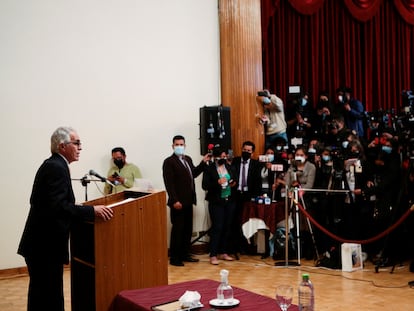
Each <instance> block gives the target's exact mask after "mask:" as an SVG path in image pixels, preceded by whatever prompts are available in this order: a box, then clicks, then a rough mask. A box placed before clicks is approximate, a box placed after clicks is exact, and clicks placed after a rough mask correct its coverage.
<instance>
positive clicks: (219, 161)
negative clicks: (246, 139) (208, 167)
mask: <svg viewBox="0 0 414 311" xmlns="http://www.w3.org/2000/svg"><path fill="white" fill-rule="evenodd" d="M224 163H226V159H218V160H217V164H218V165H223V164H224Z"/></svg>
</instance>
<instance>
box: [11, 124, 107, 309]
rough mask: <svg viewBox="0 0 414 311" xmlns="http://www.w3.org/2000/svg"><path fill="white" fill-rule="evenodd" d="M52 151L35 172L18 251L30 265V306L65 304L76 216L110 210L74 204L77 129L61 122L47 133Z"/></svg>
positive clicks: (91, 216) (59, 306)
mask: <svg viewBox="0 0 414 311" xmlns="http://www.w3.org/2000/svg"><path fill="white" fill-rule="evenodd" d="M50 149H51V152H52V156H51V157H50V158H48V159H47V160H45V161H44V162H43V164H42V165H41V166H40V168H39V170H38V171H37V173H36V177H35V180H34V184H33V190H32V194H31V197H30V211H29V216H28V218H27V221H26V226H25V228H24V232H23V235H22V238H21V241H20V245H19V249H18V254H20V255H22V256H23V257H24V258H25V261H26V264H27V268H28V271H29V277H30V282H29V292H28V302H27V310H28V311H38V310H51V311H52V310H53V311H59V310H64V298H63V265H64V264H68V263H69V251H68V244H69V234H70V229H71V224H72V222H73V221H74V220H76V219H85V220H90V221H93V220H94V217H95V216H96V217H100V218H102V219H104V220H109V219H111V218H112V216H113V211H112V210H111V209H110V208H108V207H106V206H104V205H97V206H85V205H76V204H75V196H74V194H73V189H72V183H71V179H70V172H69V164H70V163H71V162H73V161H78V160H79V154H80V151H81V150H82V146H81V142H80V139H79V136H78V134H77V133H76V131H75V130H74V129H72V128H70V127H59V128H58V129H57V130H56V131H55V132H54V133H53V134H52V137H51V148H50Z"/></svg>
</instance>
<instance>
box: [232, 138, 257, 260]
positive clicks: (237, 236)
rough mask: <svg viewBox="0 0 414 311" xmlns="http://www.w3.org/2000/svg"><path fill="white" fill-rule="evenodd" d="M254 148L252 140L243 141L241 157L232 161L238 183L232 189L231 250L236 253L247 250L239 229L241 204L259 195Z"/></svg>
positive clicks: (241, 212)
mask: <svg viewBox="0 0 414 311" xmlns="http://www.w3.org/2000/svg"><path fill="white" fill-rule="evenodd" d="M255 149H256V145H255V144H254V143H253V142H252V141H245V142H243V144H242V155H241V157H235V158H234V159H233V161H232V166H233V168H234V172H235V173H236V181H237V183H238V185H237V187H234V188H233V190H232V191H233V193H232V195H234V198H235V200H236V212H235V219H234V222H233V226H232V228H233V229H232V234H233V235H234V236H233V241H232V243H233V252H234V254H236V255H237V253H239V252H248V246H247V240H246V239H245V237H244V236H243V233H242V229H241V225H242V223H241V220H242V214H243V205H244V203H245V202H247V201H250V200H251V199H252V198H255V197H257V196H259V195H260V194H261V193H260V191H261V189H262V177H261V175H260V170H261V164H260V162H259V161H258V160H255V159H252V158H251V156H252V154H253V153H254V151H255Z"/></svg>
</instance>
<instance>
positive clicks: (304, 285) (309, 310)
mask: <svg viewBox="0 0 414 311" xmlns="http://www.w3.org/2000/svg"><path fill="white" fill-rule="evenodd" d="M298 295H299V300H298V301H299V304H298V305H299V311H314V310H315V293H314V288H313V284H312V282H311V281H310V279H309V274H307V273H304V274H302V281H301V282H300V284H299V289H298Z"/></svg>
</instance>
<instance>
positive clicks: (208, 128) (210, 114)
mask: <svg viewBox="0 0 414 311" xmlns="http://www.w3.org/2000/svg"><path fill="white" fill-rule="evenodd" d="M209 144H213V145H220V147H222V148H224V149H225V150H228V149H231V124H230V107H223V106H210V107H207V106H204V107H201V108H200V152H201V155H205V154H206V153H207V152H208V148H207V147H208V145H209Z"/></svg>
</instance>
